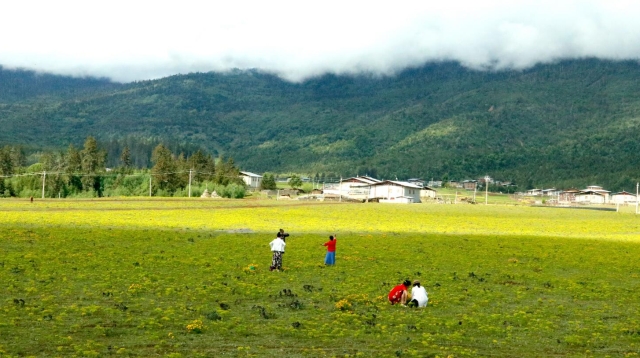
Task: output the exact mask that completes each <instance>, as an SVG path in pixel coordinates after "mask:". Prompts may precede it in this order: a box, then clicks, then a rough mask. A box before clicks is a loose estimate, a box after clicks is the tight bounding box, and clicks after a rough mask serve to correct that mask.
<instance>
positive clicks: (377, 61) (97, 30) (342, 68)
mask: <svg viewBox="0 0 640 358" xmlns="http://www.w3.org/2000/svg"><path fill="white" fill-rule="evenodd" d="M1 10H2V13H3V21H1V22H0V44H1V45H0V65H3V66H6V67H22V68H29V69H35V70H39V71H47V72H54V73H60V74H71V75H93V76H106V77H111V78H113V79H114V80H118V81H131V80H140V79H150V78H158V77H163V76H167V75H171V74H176V73H188V72H194V71H225V70H229V69H232V68H260V69H263V70H266V71H270V72H274V73H277V74H279V75H281V76H282V77H284V78H286V79H289V80H293V81H299V80H303V79H305V78H309V77H311V76H316V75H320V74H322V73H326V72H331V73H337V74H347V73H360V72H372V73H379V74H390V73H394V72H395V71H398V70H401V69H403V68H406V67H408V66H418V65H421V64H424V63H425V62H429V61H441V60H455V61H460V62H461V63H462V64H464V65H465V66H468V67H471V68H488V67H492V68H498V69H502V68H526V67H529V66H532V65H534V64H536V63H541V62H543V63H544V62H552V61H556V60H559V59H568V58H582V57H599V58H604V59H638V58H640V22H639V21H637V19H636V17H637V14H640V3H638V2H633V1H623V0H609V1H604V0H592V1H589V0H582V1H572V0H556V1H548V0H540V1H529V0H521V1H503V0H483V1H440V2H435V1H431V2H426V1H407V2H396V3H393V4H392V3H391V2H388V1H387V2H383V3H377V2H371V1H368V2H364V1H362V2H360V1H357V2H356V1H352V2H349V1H347V2H344V1H286V2H283V1H233V2H231V1H229V2H220V1H218V2H211V1H201V2H200V1H180V2H171V5H165V4H164V2H158V1H134V0H129V1H120V0H116V1H71V0H59V1H33V0H32V1H29V0H22V1H18V0H15V1H13V3H10V4H8V5H7V4H4V6H3V7H2V8H1Z"/></svg>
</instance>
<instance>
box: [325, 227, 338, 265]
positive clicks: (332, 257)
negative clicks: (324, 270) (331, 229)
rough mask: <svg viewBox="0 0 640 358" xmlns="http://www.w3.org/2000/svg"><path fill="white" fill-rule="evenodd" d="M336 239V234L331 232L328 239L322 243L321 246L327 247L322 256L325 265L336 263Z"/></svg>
mask: <svg viewBox="0 0 640 358" xmlns="http://www.w3.org/2000/svg"><path fill="white" fill-rule="evenodd" d="M337 240H338V235H336V234H333V235H332V236H329V241H327V242H325V243H324V244H322V246H326V247H327V256H325V257H324V264H325V265H335V264H336V241H337Z"/></svg>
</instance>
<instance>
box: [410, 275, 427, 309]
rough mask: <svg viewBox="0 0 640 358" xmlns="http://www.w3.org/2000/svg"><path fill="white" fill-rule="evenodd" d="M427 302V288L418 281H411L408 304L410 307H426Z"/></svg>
mask: <svg viewBox="0 0 640 358" xmlns="http://www.w3.org/2000/svg"><path fill="white" fill-rule="evenodd" d="M428 302H429V297H428V296H427V290H425V289H424V287H423V286H420V281H418V280H415V281H413V287H412V288H411V301H410V302H409V306H411V307H426V306H427V303H428Z"/></svg>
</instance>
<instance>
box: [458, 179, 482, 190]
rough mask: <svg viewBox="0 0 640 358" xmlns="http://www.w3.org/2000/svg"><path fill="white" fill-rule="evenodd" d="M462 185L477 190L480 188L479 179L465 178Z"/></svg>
mask: <svg viewBox="0 0 640 358" xmlns="http://www.w3.org/2000/svg"><path fill="white" fill-rule="evenodd" d="M462 187H463V188H465V189H466V190H476V189H477V188H478V181H477V180H464V181H463V182H462Z"/></svg>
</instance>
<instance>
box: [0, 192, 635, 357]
mask: <svg viewBox="0 0 640 358" xmlns="http://www.w3.org/2000/svg"><path fill="white" fill-rule="evenodd" d="M280 227H282V228H285V229H286V230H287V231H288V232H290V234H291V237H290V238H289V239H288V240H287V252H286V254H285V255H284V266H285V270H284V272H269V270H268V266H269V264H270V257H271V255H270V252H269V247H268V242H269V241H271V240H272V238H273V236H274V234H275V232H276V231H277V229H279V228H280ZM334 232H335V233H337V234H338V237H339V241H338V251H337V265H336V266H335V267H324V266H323V265H322V259H323V257H324V248H323V247H322V246H320V244H321V243H323V242H324V241H326V238H327V236H328V235H329V234H331V233H334ZM0 255H1V256H0V282H2V284H3V290H2V291H0V305H1V306H0V356H13V357H18V356H47V357H50V356H65V357H66V356H79V357H80V356H109V355H114V356H143V357H147V356H172V357H179V356H183V357H191V356H206V357H210V356H221V355H224V356H239V357H240V356H259V357H262V356H264V357H269V356H286V357H289V356H292V357H297V356H363V357H369V356H390V357H405V356H406V357H411V356H418V357H425V356H426V357H435V356H440V357H448V356H452V357H459V356H505V357H513V356H518V357H521V356H528V357H540V356H576V357H578V356H579V357H583V356H598V357H600V356H607V355H609V356H612V357H618V356H637V353H636V352H637V351H638V345H640V305H639V303H640V298H638V296H637V292H640V287H639V286H640V267H639V266H638V264H637V263H638V257H639V256H640V217H637V216H636V215H634V214H633V209H632V208H623V210H622V211H621V212H619V213H616V212H601V211H588V210H571V209H550V208H535V207H526V206H506V205H488V206H484V205H436V204H431V205H427V204H415V205H384V204H340V203H298V202H295V201H292V202H282V201H274V200H236V201H232V200H219V201H212V200H201V199H192V200H185V199H183V200H176V199H172V200H161V199H155V200H76V201H66V200H62V201H38V200H36V202H34V203H29V202H26V201H17V200H2V201H0ZM405 278H409V279H420V280H421V281H422V283H423V285H424V286H426V288H427V291H428V292H429V298H430V301H429V306H428V307H427V308H424V309H418V310H415V309H409V308H404V307H398V306H390V305H389V304H388V303H387V302H386V294H387V293H388V291H389V290H390V289H391V287H392V286H394V285H396V284H397V283H399V282H400V281H401V280H403V279H405Z"/></svg>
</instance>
